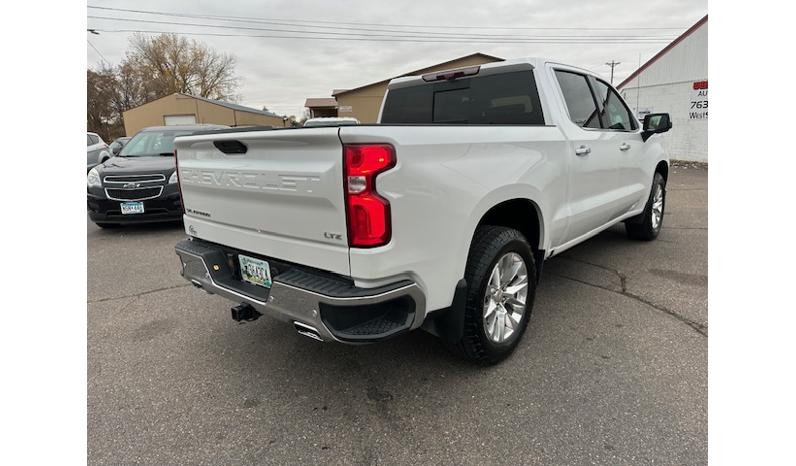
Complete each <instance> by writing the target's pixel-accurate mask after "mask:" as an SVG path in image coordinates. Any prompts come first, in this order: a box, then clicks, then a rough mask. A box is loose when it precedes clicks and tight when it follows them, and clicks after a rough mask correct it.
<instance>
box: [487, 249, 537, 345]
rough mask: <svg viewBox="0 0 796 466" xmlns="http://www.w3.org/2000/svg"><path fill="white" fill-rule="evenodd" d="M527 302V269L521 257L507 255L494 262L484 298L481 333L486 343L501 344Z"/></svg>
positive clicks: (519, 319) (520, 316)
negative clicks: (485, 335) (484, 336)
mask: <svg viewBox="0 0 796 466" xmlns="http://www.w3.org/2000/svg"><path fill="white" fill-rule="evenodd" d="M527 298H528V268H527V267H526V265H525V261H524V260H523V258H522V256H520V255H519V254H517V253H516V252H509V253H506V254H504V255H503V257H501V258H500V260H498V261H497V263H496V264H495V267H494V268H493V269H492V274H491V275H490V276H489V283H487V286H486V294H485V296H484V330H485V331H486V334H487V336H488V337H489V339H490V340H492V341H494V342H496V343H502V342H504V341H506V340H508V339H509V338H510V337H511V336H512V335H513V334H514V332H515V331H517V329H519V326H520V322H521V321H522V318H523V315H524V314H525V302H526V300H527Z"/></svg>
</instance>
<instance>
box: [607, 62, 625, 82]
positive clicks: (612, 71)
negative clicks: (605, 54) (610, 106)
mask: <svg viewBox="0 0 796 466" xmlns="http://www.w3.org/2000/svg"><path fill="white" fill-rule="evenodd" d="M620 63H622V62H618V61H613V60H611V63H606V65H608V66H610V67H611V85H612V86H613V85H614V67H615V66H616V65H618V64H620Z"/></svg>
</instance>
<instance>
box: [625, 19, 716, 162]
mask: <svg viewBox="0 0 796 466" xmlns="http://www.w3.org/2000/svg"><path fill="white" fill-rule="evenodd" d="M707 80H708V23H707V22H706V23H705V24H703V25H702V26H701V27H700V28H699V29H697V30H695V31H694V32H692V33H691V34H690V35H689V36H688V37H686V38H685V39H684V40H682V41H681V42H680V43H678V44H677V45H675V46H674V47H673V48H672V49H671V50H669V51H668V52H667V53H666V54H664V55H663V56H662V57H660V58H659V59H658V60H656V61H655V62H654V63H652V64H651V65H650V66H649V67H648V68H647V69H645V70H644V71H642V72H641V73H640V74H639V75H638V76H637V77H636V78H634V79H633V80H632V81H630V82H629V83H627V84H625V85H624V86H623V87H622V88H620V89H619V90H620V92H621V93H622V96H623V97H624V98H625V100H626V101H627V103H628V105H630V107H631V109H633V111H634V112H637V113H641V115H640V118H643V114H644V113H648V112H650V113H655V112H668V113H669V114H670V115H671V117H672V129H671V131H669V132H668V133H665V134H663V135H657V136H654V137H659V138H661V141H662V143H663V145H664V147H665V148H666V150H667V151H668V153H669V157H670V158H672V159H675V160H691V161H699V162H707V161H708V118H707V108H703V109H699V108H692V104H691V102H694V101H699V102H707V101H708V98H707V90H704V95H698V93H699V91H696V90H694V83H695V82H699V81H707ZM699 105H703V104H699Z"/></svg>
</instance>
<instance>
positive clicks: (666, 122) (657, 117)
mask: <svg viewBox="0 0 796 466" xmlns="http://www.w3.org/2000/svg"><path fill="white" fill-rule="evenodd" d="M670 129H672V120H671V118H669V114H668V113H650V114H649V115H647V116H645V117H644V129H643V130H642V131H641V139H643V140H644V141H645V142H646V141H647V139H649V138H650V136H652V135H653V134H658V133H665V132H667V131H669V130H670Z"/></svg>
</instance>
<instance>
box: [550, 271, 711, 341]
mask: <svg viewBox="0 0 796 466" xmlns="http://www.w3.org/2000/svg"><path fill="white" fill-rule="evenodd" d="M559 259H564V260H569V261H572V262H580V263H582V264H586V265H591V266H592V267H597V268H599V269H602V270H605V271H607V272H611V273H613V274H614V275H616V276H617V277H619V284H620V287H621V288H622V290H621V291H617V290H615V289H613V288H609V287H607V286H603V285H598V284H596V283H591V282H587V281H585V280H581V279H579V278H574V277H569V276H567V275H561V274H557V273H552V272H551V273H550V274H551V275H553V276H555V277H560V278H564V279H566V280H571V281H573V282H577V283H581V284H583V285H587V286H592V287H595V288H599V289H601V290H605V291H610V292H611V293H616V294H618V295H621V296H625V297H628V298H630V299H633V300H635V301H638V302H640V303H642V304H646V305H647V306H649V307H651V308H653V309H655V310H657V311H660V312H663V313H664V314H668V315H670V316H671V317H674V318H675V319H677V320H679V321H680V322H682V323H684V324H686V325H688V326H689V327H691V328H692V329H694V331H696V332H697V333H699V334H700V335H702V336H703V337H707V336H708V326H707V325H704V324H701V323H699V322H696V321H694V320H691V319H689V318H688V317H686V316H684V315H681V314H678V313H677V312H675V311H673V310H671V309H669V308H667V307H664V306H661V305H660V304H656V303H654V302H652V301H650V300H648V299H647V298H645V297H643V296H639V295H637V294H635V293H632V292H630V291H627V277H625V275H624V274H623V273H622V272H620V271H619V270H617V269H612V268H610V267H607V266H604V265H601V264H595V263H593V262H589V261H585V260H582V259H575V258H571V257H559Z"/></svg>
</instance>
